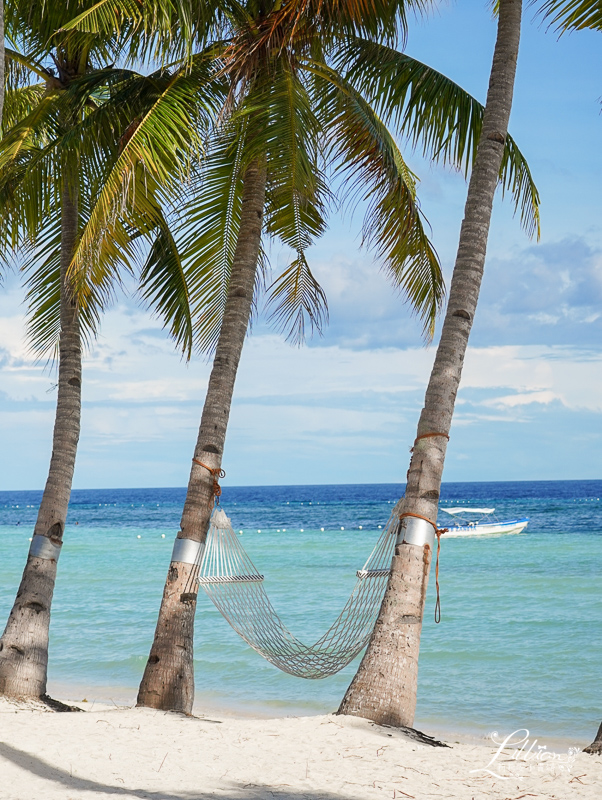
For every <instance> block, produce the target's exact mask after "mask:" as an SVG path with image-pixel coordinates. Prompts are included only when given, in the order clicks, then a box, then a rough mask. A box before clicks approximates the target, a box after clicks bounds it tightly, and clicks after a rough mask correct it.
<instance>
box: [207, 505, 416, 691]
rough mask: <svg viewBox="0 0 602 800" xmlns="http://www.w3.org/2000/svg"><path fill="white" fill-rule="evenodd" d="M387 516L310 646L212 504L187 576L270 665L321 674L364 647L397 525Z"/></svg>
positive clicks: (314, 676)
mask: <svg viewBox="0 0 602 800" xmlns="http://www.w3.org/2000/svg"><path fill="white" fill-rule="evenodd" d="M399 524H400V521H399V518H398V517H397V516H396V515H393V516H391V518H390V520H389V522H388V523H387V525H386V527H385V529H384V531H383V533H382V535H381V536H380V538H379V540H378V542H377V543H376V545H375V547H374V549H373V551H372V553H371V554H370V556H369V558H368V560H367V561H366V563H365V564H364V566H363V568H362V569H360V570H358V571H357V573H356V574H357V582H356V584H355V587H354V589H353V591H352V593H351V596H350V597H349V600H348V601H347V603H346V604H345V607H344V608H343V610H342V611H341V613H340V614H339V616H338V617H337V619H336V620H335V621H334V623H333V624H332V625H331V626H330V628H329V629H328V630H327V631H326V633H325V634H324V635H323V636H321V637H320V638H319V639H318V641H317V642H315V644H313V645H311V646H308V645H305V644H303V642H301V641H300V640H299V639H297V638H296V637H295V636H294V635H293V634H292V633H291V632H290V631H289V629H288V628H287V627H286V625H285V624H284V623H283V622H282V620H281V619H280V617H279V616H278V614H277V613H276V611H275V610H274V608H273V606H272V604H271V602H270V600H269V598H268V596H267V594H266V592H265V590H264V588H263V575H261V574H260V573H259V571H258V570H257V569H256V567H255V565H254V564H253V562H252V561H251V559H250V557H249V555H248V554H247V552H246V551H245V549H244V548H243V546H242V544H241V541H240V538H239V537H238V535H237V534H236V533H235V532H234V530H233V528H232V525H231V523H230V520H229V519H228V517H227V516H226V514H225V512H224V511H223V509H221V508H219V507H216V508H215V509H214V511H213V514H212V516H211V523H210V527H209V531H208V533H207V539H206V541H205V547H204V549H203V550H202V551H199V556H198V560H199V563H195V566H194V569H193V574H192V575H191V578H192V579H193V580H194V581H195V582H198V584H199V586H200V587H202V588H203V589H204V591H205V592H206V594H207V595H208V596H209V598H210V599H211V600H212V602H213V604H214V605H215V607H216V608H217V609H218V611H220V613H221V614H222V615H223V616H224V617H225V619H226V620H227V621H228V622H229V623H230V625H231V626H232V628H234V630H235V631H236V632H237V633H238V634H239V636H241V637H242V638H243V639H244V640H245V642H247V644H248V645H249V646H250V647H252V648H253V649H254V650H256V651H257V652H258V653H259V654H260V655H262V656H263V657H264V658H266V659H267V660H268V661H270V662H271V663H272V664H274V666H276V667H278V668H279V669H281V670H283V672H288V673H289V674H291V675H296V676H297V677H299V678H311V679H317V678H326V677H327V676H329V675H334V674H335V673H336V672H339V671H340V670H341V669H343V667H345V666H346V665H347V664H348V663H349V662H350V661H352V660H353V659H354V658H355V656H356V655H357V654H358V653H359V652H360V651H361V650H363V648H364V647H365V646H366V645H367V643H368V640H369V638H370V635H371V633H372V629H373V628H374V624H375V622H376V617H377V615H378V611H379V608H380V605H381V602H382V599H383V595H384V592H385V588H386V585H387V580H388V578H389V573H390V569H391V559H392V556H393V551H394V548H395V542H396V539H397V533H398V529H399Z"/></svg>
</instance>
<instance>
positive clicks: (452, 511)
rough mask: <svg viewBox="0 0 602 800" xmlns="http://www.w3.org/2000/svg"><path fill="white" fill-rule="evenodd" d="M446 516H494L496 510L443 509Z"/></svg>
mask: <svg viewBox="0 0 602 800" xmlns="http://www.w3.org/2000/svg"><path fill="white" fill-rule="evenodd" d="M441 511H445V513H446V514H466V513H469V514H493V512H494V511H495V508H442V509H441Z"/></svg>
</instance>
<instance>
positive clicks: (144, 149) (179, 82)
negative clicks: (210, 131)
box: [72, 57, 222, 294]
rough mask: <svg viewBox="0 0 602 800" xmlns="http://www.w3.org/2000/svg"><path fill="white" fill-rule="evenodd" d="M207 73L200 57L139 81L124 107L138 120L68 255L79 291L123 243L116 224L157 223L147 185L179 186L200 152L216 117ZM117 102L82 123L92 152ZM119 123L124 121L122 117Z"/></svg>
mask: <svg viewBox="0 0 602 800" xmlns="http://www.w3.org/2000/svg"><path fill="white" fill-rule="evenodd" d="M213 73H214V68H213V65H212V64H211V62H210V59H209V58H208V57H202V58H199V59H197V61H196V63H195V65H194V69H188V68H187V69H181V70H179V71H177V72H176V73H175V74H173V75H172V74H169V73H165V72H164V71H160V72H159V73H157V74H155V75H153V76H150V78H148V79H144V80H142V81H141V91H140V93H139V96H138V97H137V98H136V101H135V102H134V103H130V104H129V105H128V106H127V108H128V110H129V111H130V113H131V114H132V115H134V114H137V116H133V117H132V118H130V120H129V125H128V126H127V128H126V129H125V130H122V131H121V136H120V138H119V140H118V141H117V142H115V144H116V145H117V146H118V151H117V153H116V157H114V158H113V159H112V160H111V161H110V168H109V169H107V170H106V172H105V175H104V179H103V181H102V188H101V190H100V191H99V193H98V196H97V197H96V198H95V205H94V207H93V209H92V211H91V214H90V219H89V220H88V224H87V226H86V230H85V231H84V232H83V234H82V236H81V239H80V242H79V245H78V248H77V250H76V252H75V254H74V258H73V264H72V268H73V271H74V274H78V275H79V277H78V278H77V280H76V284H77V285H78V286H79V287H80V290H81V291H83V292H84V294H85V286H86V284H87V282H88V280H89V279H90V277H91V271H93V270H94V264H98V263H102V262H103V261H104V257H103V255H102V254H103V252H104V251H105V250H108V251H111V250H112V249H113V248H114V247H125V246H126V242H125V239H126V238H127V236H126V235H125V228H124V227H123V225H122V222H121V221H122V220H127V221H128V224H129V225H131V226H133V227H134V228H137V227H139V226H140V225H141V226H142V230H143V231H149V230H151V229H153V228H154V227H155V226H156V225H157V224H159V220H157V219H155V218H154V216H153V215H154V212H155V210H156V208H157V206H156V203H155V199H154V197H153V198H152V199H151V200H149V199H148V198H147V192H146V184H147V183H149V182H150V183H153V185H155V186H156V187H161V189H160V191H163V192H168V191H170V190H171V191H175V190H176V188H177V187H178V185H179V183H180V182H186V180H187V177H188V172H189V170H190V169H191V168H192V166H191V165H192V164H193V162H194V160H195V159H196V158H198V157H199V155H200V153H201V152H202V149H203V146H204V141H203V138H204V133H205V131H206V130H207V127H208V126H209V125H210V124H211V120H212V118H213V117H214V116H215V107H216V105H217V106H219V103H220V102H221V100H222V97H221V95H220V92H219V89H218V88H216V87H215V86H214V85H212V84H211V78H212V77H213ZM203 82H205V83H206V84H207V86H208V89H207V93H206V96H207V100H206V101H205V102H203V100H202V98H201V99H200V100H199V91H202V86H203ZM130 88H131V87H130ZM118 103H119V95H118V96H117V97H116V98H115V99H114V100H113V102H111V103H108V102H107V103H104V104H103V105H102V106H101V107H100V108H99V109H98V110H96V111H94V112H92V114H90V116H89V117H88V119H87V121H86V125H87V131H86V142H87V145H88V147H91V148H92V149H94V147H95V141H96V139H95V133H96V134H97V135H99V136H101V137H102V130H103V127H104V123H106V124H107V125H108V127H109V130H112V129H113V126H114V121H113V118H112V116H111V114H113V115H114V114H115V112H116V110H117V104H118ZM137 109H138V110H137ZM118 118H119V119H123V114H121V115H118ZM97 160H98V159H97ZM98 163H99V164H100V163H101V162H100V161H99V162H98ZM157 191H159V190H157ZM119 230H121V232H122V234H123V237H124V238H122V240H121V241H117V240H116V235H117V231H119ZM97 278H98V279H100V280H102V278H99V276H98V275H97Z"/></svg>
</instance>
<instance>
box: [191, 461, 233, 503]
mask: <svg viewBox="0 0 602 800" xmlns="http://www.w3.org/2000/svg"><path fill="white" fill-rule="evenodd" d="M192 460H193V461H194V463H195V464H198V465H199V467H204V468H205V469H206V470H207V472H210V473H211V476H212V477H213V497H214V499H215V504H216V505H219V497H220V495H221V493H222V487H221V486H220V485H219V483H218V482H217V479H218V478H225V477H226V473H225V471H224V470H223V469H221V467H216V468H215V469H212V468H211V467H208V466H207V464H203V462H202V461H199V460H198V458H193V459H192Z"/></svg>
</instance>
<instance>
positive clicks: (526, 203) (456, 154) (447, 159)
mask: <svg viewBox="0 0 602 800" xmlns="http://www.w3.org/2000/svg"><path fill="white" fill-rule="evenodd" d="M336 65H337V66H338V68H340V69H341V70H344V71H345V78H346V80H347V81H348V82H349V83H350V84H351V85H353V86H354V87H355V88H356V89H357V90H358V91H359V92H360V93H361V94H362V96H363V97H365V98H366V99H367V100H368V101H369V102H370V104H371V105H372V106H373V107H375V108H376V109H377V110H378V111H379V113H380V114H381V115H382V118H383V120H384V121H385V122H387V123H388V122H392V123H393V124H394V125H395V126H396V128H397V130H398V131H399V133H401V134H402V135H403V136H405V137H407V138H408V140H409V141H410V143H411V145H412V146H414V147H420V148H421V149H422V152H423V153H424V155H425V156H426V157H427V158H429V159H432V160H434V161H438V162H441V163H443V164H450V165H452V166H453V167H455V168H457V169H460V170H462V172H463V173H464V174H465V175H467V174H468V171H469V169H470V166H471V164H472V163H473V160H474V157H475V155H476V149H477V144H478V141H479V137H480V135H481V128H482V124H483V106H482V104H481V103H479V102H478V101H477V100H475V99H474V98H473V97H472V96H471V95H470V94H468V92H466V91H464V90H463V89H462V88H461V87H460V86H458V84H456V83H454V81H452V80H450V79H449V78H447V77H445V75H442V74H441V73H440V72H437V71H436V70H434V69H431V68H430V67H429V66H427V65H426V64H423V63H422V62H420V61H417V60H416V59H413V58H411V57H410V56H408V55H406V54H405V53H400V52H398V51H397V50H394V49H393V48H390V47H386V46H384V45H381V44H378V43H376V42H370V41H366V40H363V39H359V38H349V39H348V40H347V41H346V42H345V43H344V46H343V47H342V49H341V50H340V51H339V53H338V54H337V57H336ZM500 181H501V182H502V184H503V185H504V186H505V187H506V188H510V187H511V191H512V196H513V199H514V205H515V209H516V211H517V212H518V213H520V218H521V221H522V223H523V225H524V227H525V229H526V231H527V232H528V233H530V234H531V233H533V232H537V234H539V205H538V204H539V194H538V191H537V187H536V186H535V183H534V181H533V177H532V175H531V173H530V171H529V168H528V166H527V162H526V159H525V158H524V156H523V155H522V153H521V152H520V150H519V149H518V147H517V145H516V143H515V142H514V141H512V140H511V139H510V138H508V140H507V142H506V149H505V152H504V160H503V162H502V168H501V171H500Z"/></svg>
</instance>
